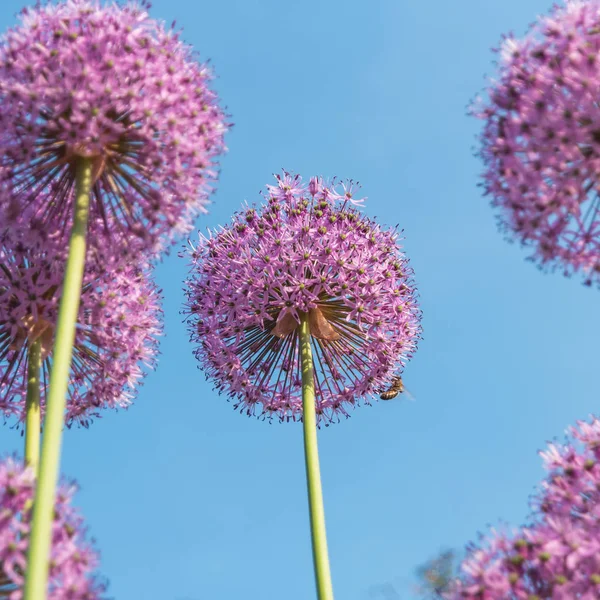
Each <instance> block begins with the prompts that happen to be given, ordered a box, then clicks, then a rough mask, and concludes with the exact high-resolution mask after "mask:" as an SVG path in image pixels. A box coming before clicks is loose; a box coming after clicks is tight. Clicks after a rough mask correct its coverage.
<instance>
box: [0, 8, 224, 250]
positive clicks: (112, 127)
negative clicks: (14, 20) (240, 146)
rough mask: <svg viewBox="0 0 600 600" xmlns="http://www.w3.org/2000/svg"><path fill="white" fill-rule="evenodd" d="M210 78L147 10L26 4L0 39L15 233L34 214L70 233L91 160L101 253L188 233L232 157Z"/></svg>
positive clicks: (3, 205)
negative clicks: (225, 158) (79, 167)
mask: <svg viewBox="0 0 600 600" xmlns="http://www.w3.org/2000/svg"><path fill="white" fill-rule="evenodd" d="M210 79H211V73H210V70H209V69H208V67H207V66H206V65H205V64H199V63H198V62H197V61H196V60H195V57H194V54H193V52H192V50H191V49H190V47H188V46H187V45H185V44H183V43H182V42H181V41H180V40H179V39H178V34H177V33H175V32H174V31H173V30H166V29H165V28H164V27H163V25H162V24H160V23H157V22H156V21H154V20H152V19H150V18H149V17H148V15H147V13H146V12H145V10H144V4H142V5H137V4H127V5H124V6H118V5H116V4H110V5H106V6H101V5H100V2H99V0H66V1H61V2H58V3H57V4H54V3H49V2H48V3H44V4H43V5H40V4H38V5H36V7H35V8H28V9H24V11H23V12H22V14H21V23H20V25H18V26H17V27H15V28H13V29H10V30H9V31H8V33H6V34H5V35H4V37H3V39H2V40H1V42H0V104H1V105H2V111H1V112H0V221H1V222H2V223H7V224H9V225H11V226H13V227H14V226H16V225H18V224H19V223H21V221H20V220H19V219H18V217H19V216H20V215H22V214H23V213H24V212H27V213H28V214H30V215H31V218H34V219H38V220H40V221H41V222H42V224H43V225H44V227H45V228H46V230H47V231H49V232H55V231H60V232H67V233H68V231H69V227H68V226H66V225H67V224H68V223H69V222H70V220H71V218H72V215H71V213H72V210H73V195H74V185H75V184H74V181H75V170H76V163H77V160H78V158H80V157H88V158H91V159H92V163H93V189H92V198H91V208H90V211H91V212H90V230H91V234H92V237H93V238H96V237H100V238H102V237H105V238H108V239H107V240H106V239H105V241H103V242H100V241H98V242H97V245H98V248H99V249H102V250H104V251H107V252H109V251H112V250H114V249H115V247H118V248H119V249H120V250H127V249H129V250H130V251H136V252H137V251H138V250H139V249H140V248H141V249H144V248H152V249H155V250H156V249H158V247H159V242H160V243H163V242H165V241H166V240H167V239H168V238H171V237H172V236H173V235H175V234H181V233H183V232H185V233H187V232H189V230H190V228H191V226H192V222H193V219H194V218H195V217H196V216H197V214H198V213H199V212H202V211H204V206H205V204H206V202H207V198H208V194H209V192H210V191H211V189H212V182H213V181H214V180H215V178H216V175H217V164H216V157H217V155H219V154H220V153H222V152H223V151H224V150H225V147H224V143H223V135H224V133H225V131H226V129H227V128H228V124H227V122H226V119H225V116H224V114H223V112H222V110H221V109H220V108H219V106H218V104H217V97H216V94H215V93H214V92H213V91H211V89H210V88H209V81H210ZM134 241H135V242H136V243H135V244H133V242H134ZM117 242H119V243H118V244H117ZM138 242H139V243H138Z"/></svg>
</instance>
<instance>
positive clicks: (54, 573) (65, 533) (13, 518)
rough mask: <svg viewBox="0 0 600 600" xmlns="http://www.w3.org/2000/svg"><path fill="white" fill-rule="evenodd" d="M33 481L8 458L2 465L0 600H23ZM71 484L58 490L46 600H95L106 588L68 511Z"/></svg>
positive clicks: (89, 547) (74, 514)
mask: <svg viewBox="0 0 600 600" xmlns="http://www.w3.org/2000/svg"><path fill="white" fill-rule="evenodd" d="M34 487H35V478H34V475H33V471H32V470H31V469H24V467H23V466H22V464H20V462H17V461H16V460H14V459H12V458H8V459H4V460H3V461H1V462H0V598H8V599H10V600H21V598H22V597H23V594H22V587H23V580H24V571H25V565H26V560H27V547H28V544H29V543H28V535H29V531H30V519H31V503H32V502H33V495H34ZM75 491H76V488H75V486H74V485H73V484H70V485H69V486H65V485H63V486H61V487H60V488H59V490H58V494H57V498H56V505H55V513H54V514H55V516H54V521H53V524H52V549H51V555H50V577H49V584H48V600H96V599H100V598H102V597H104V592H105V585H104V584H102V583H101V582H100V581H99V580H98V579H97V578H96V576H95V574H94V572H95V571H96V569H97V567H98V562H99V560H98V554H97V552H96V551H95V550H94V548H93V546H92V545H91V544H90V543H89V542H88V541H86V539H85V533H86V530H85V528H84V524H83V519H82V518H81V516H80V515H79V513H78V512H77V511H76V510H75V509H74V508H73V507H72V506H71V499H72V497H73V494H74V492H75Z"/></svg>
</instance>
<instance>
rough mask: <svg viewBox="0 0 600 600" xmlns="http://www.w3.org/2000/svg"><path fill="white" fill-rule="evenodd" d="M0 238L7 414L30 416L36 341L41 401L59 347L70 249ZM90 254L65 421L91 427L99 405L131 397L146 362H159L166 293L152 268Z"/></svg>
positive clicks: (0, 383)
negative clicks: (30, 382) (32, 354)
mask: <svg viewBox="0 0 600 600" xmlns="http://www.w3.org/2000/svg"><path fill="white" fill-rule="evenodd" d="M32 236H33V233H32V232H29V233H28V234H27V242H28V244H27V245H25V244H23V243H22V242H20V241H18V240H15V239H14V237H12V236H11V234H9V233H5V234H4V236H2V237H0V264H1V268H0V390H1V392H0V413H4V415H5V416H10V415H13V416H16V417H17V418H18V419H19V420H23V419H24V410H25V397H26V392H27V366H28V365H27V363H28V355H29V349H30V347H31V344H32V343H34V342H39V343H40V344H41V351H42V359H43V365H42V370H41V377H40V381H41V403H42V410H43V408H44V403H45V396H46V393H47V390H48V385H49V373H50V371H51V369H52V354H51V351H52V346H53V341H54V328H55V324H56V319H57V312H58V303H59V299H60V296H61V291H62V285H63V276H64V270H65V254H66V249H64V248H61V247H60V245H59V244H58V243H57V242H56V240H51V239H47V238H46V239H43V240H42V239H40V240H39V241H38V243H37V244H34V243H32ZM91 255H93V249H90V252H88V261H87V265H86V270H85V273H84V280H83V287H82V294H81V303H80V309H79V319H78V324H77V331H76V336H75V346H74V349H73V362H72V366H71V380H70V386H69V395H68V399H67V414H66V422H67V424H71V423H72V422H73V421H78V422H79V423H81V424H83V425H86V426H87V424H88V420H89V418H90V417H92V416H98V410H99V409H100V408H117V407H126V406H128V405H129V404H130V403H131V398H132V396H133V393H134V390H135V387H136V384H138V383H139V382H140V380H141V378H142V377H143V375H144V367H153V366H154V363H155V356H156V354H157V346H158V341H157V336H158V335H159V334H160V333H161V330H162V325H161V319H162V311H161V309H160V301H161V297H160V291H159V290H158V289H157V288H156V285H155V284H154V282H153V279H152V277H151V275H150V272H149V269H148V268H141V267H138V266H130V265H127V264H123V263H117V264H108V263H104V264H103V265H102V267H101V266H100V265H99V262H98V261H97V260H92V259H90V256H91Z"/></svg>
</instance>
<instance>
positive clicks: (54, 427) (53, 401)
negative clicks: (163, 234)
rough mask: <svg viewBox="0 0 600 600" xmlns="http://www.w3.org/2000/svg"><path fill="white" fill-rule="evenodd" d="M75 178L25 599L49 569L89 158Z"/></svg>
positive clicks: (40, 593) (42, 584)
mask: <svg viewBox="0 0 600 600" xmlns="http://www.w3.org/2000/svg"><path fill="white" fill-rule="evenodd" d="M75 177H76V180H75V212H74V218H73V229H72V230H71V239H70V241H69V257H68V258H67V265H66V269H65V280H64V284H63V292H62V297H61V299H60V306H59V309H58V321H57V325H56V334H55V340H54V351H53V354H52V372H51V374H50V391H49V393H48V398H47V404H46V417H45V419H44V436H43V439H42V458H41V462H40V469H39V478H38V483H37V488H36V493H35V501H34V504H33V521H32V525H31V541H30V543H29V554H28V559H27V573H26V575H25V593H24V596H23V599H24V600H46V593H47V588H48V583H47V582H48V568H49V557H50V544H51V536H52V519H53V516H54V498H55V495H56V486H57V483H58V473H59V467H60V447H61V438H62V430H63V425H64V418H65V407H66V401H67V390H68V387H69V373H70V370H71V358H72V355H73V344H74V342H75V326H76V323H77V314H78V312H79V300H80V297H81V282H82V280H83V269H84V266H85V243H86V239H85V238H86V232H87V222H88V214H89V204H90V190H91V186H92V159H90V158H78V159H77V164H76V175H75Z"/></svg>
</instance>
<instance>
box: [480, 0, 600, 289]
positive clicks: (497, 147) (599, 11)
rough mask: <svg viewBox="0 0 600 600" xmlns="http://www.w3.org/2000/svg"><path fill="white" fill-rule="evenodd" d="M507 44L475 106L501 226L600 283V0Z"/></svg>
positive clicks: (557, 11)
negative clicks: (495, 72) (492, 78)
mask: <svg viewBox="0 0 600 600" xmlns="http://www.w3.org/2000/svg"><path fill="white" fill-rule="evenodd" d="M499 52H500V56H501V58H500V62H499V73H498V79H497V81H494V82H492V84H491V86H490V88H489V89H488V93H487V99H486V100H483V99H479V100H478V101H477V102H476V103H475V104H474V106H473V112H474V113H475V114H476V115H477V116H479V117H481V118H483V119H485V126H484V129H483V133H482V136H481V145H482V146H481V157H482V158H483V161H484V163H485V172H484V180H483V187H484V189H485V191H486V193H487V194H489V195H490V196H491V197H492V204H493V206H495V207H496V208H497V209H498V217H499V223H500V228H501V229H502V230H503V231H504V232H505V233H506V234H507V237H509V238H510V239H516V240H519V241H521V242H522V243H523V244H525V245H526V246H528V247H529V248H531V250H532V256H531V258H532V260H534V261H535V262H537V263H538V264H539V265H540V266H541V267H542V268H555V267H560V268H562V269H563V270H564V273H565V274H566V275H570V274H572V273H575V272H580V273H582V274H583V276H584V280H585V283H586V284H587V285H591V284H592V283H595V284H600V195H599V194H600V105H599V104H598V100H597V99H598V97H599V95H600V1H598V0H586V1H585V2H580V1H576V0H571V1H569V2H567V3H566V4H565V5H564V6H559V5H556V6H555V7H554V8H553V9H552V11H551V13H550V15H549V16H547V17H543V18H540V19H539V20H538V21H537V22H536V23H535V24H534V25H533V26H532V28H531V30H530V31H529V33H528V34H527V35H526V36H525V37H524V38H523V39H520V40H517V39H514V38H512V37H507V38H505V39H504V40H503V43H502V46H501V48H500V51H499Z"/></svg>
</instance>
